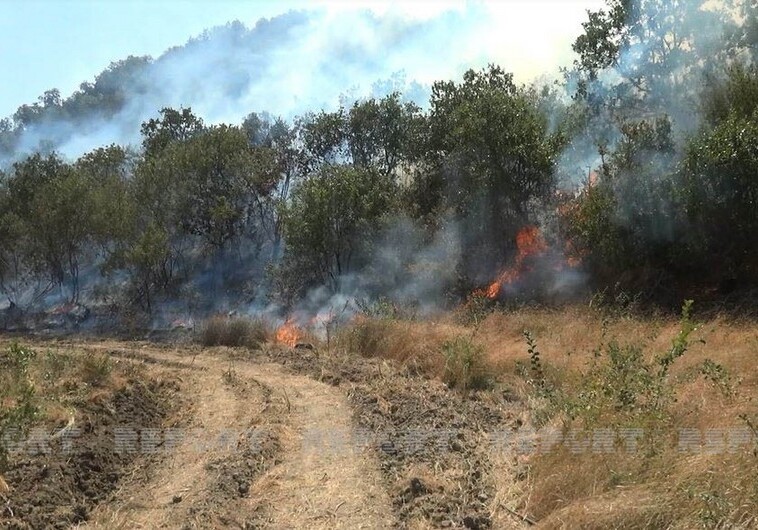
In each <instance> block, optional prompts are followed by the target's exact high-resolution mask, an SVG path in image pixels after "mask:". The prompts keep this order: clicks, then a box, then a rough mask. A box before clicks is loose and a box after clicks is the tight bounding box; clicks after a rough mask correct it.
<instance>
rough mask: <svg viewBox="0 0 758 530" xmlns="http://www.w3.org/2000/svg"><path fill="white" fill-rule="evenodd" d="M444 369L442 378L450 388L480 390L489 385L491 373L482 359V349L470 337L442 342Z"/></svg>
mask: <svg viewBox="0 0 758 530" xmlns="http://www.w3.org/2000/svg"><path fill="white" fill-rule="evenodd" d="M442 355H443V356H444V357H445V370H444V372H443V374H442V380H443V381H444V382H445V383H447V385H448V386H449V387H450V388H456V389H460V390H463V391H464V392H465V391H467V390H482V389H485V388H487V387H488V386H490V384H491V374H490V373H489V372H488V370H487V367H486V366H485V361H484V349H483V348H482V347H481V346H480V345H478V344H475V343H474V342H473V340H472V339H471V337H456V338H455V339H453V340H449V341H446V342H445V343H443V344H442Z"/></svg>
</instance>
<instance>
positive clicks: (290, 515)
mask: <svg viewBox="0 0 758 530" xmlns="http://www.w3.org/2000/svg"><path fill="white" fill-rule="evenodd" d="M260 368H261V370H262V372H261V373H259V374H258V375H257V376H256V379H258V380H260V381H261V382H263V383H264V384H265V385H267V386H270V387H272V388H278V387H280V385H282V384H286V385H287V386H286V387H285V388H287V389H288V390H287V396H288V399H289V400H290V401H291V402H292V420H293V422H292V423H293V425H296V426H297V431H298V432H297V436H295V437H294V438H293V439H290V440H287V441H285V455H286V457H285V461H284V463H282V465H280V466H277V467H275V468H273V469H272V470H271V471H270V472H269V473H267V474H266V475H265V476H264V477H263V478H262V479H261V480H259V481H258V483H257V484H256V486H255V495H254V496H253V497H260V498H265V499H267V502H266V504H267V505H268V506H269V510H268V520H267V522H268V524H269V525H270V527H271V528H282V529H285V528H287V529H289V528H314V529H315V528H324V529H327V528H329V529H332V528H346V529H347V528H350V529H352V528H389V527H391V526H392V522H393V519H392V516H391V510H390V499H389V496H388V494H387V492H386V491H385V489H384V487H383V486H382V478H381V475H380V473H379V471H378V462H377V461H376V460H375V458H374V455H373V454H371V453H369V452H368V451H363V450H361V448H360V447H359V445H360V443H359V442H360V440H358V439H357V438H356V436H355V430H354V427H353V424H352V421H351V416H352V411H351V409H350V406H349V405H348V403H347V400H346V399H345V398H344V397H343V395H342V394H341V393H340V392H339V391H337V390H335V389H334V388H333V387H330V386H327V385H325V384H324V383H319V382H317V381H314V380H313V379H310V378H308V377H304V376H297V375H289V374H284V373H283V372H282V370H281V368H279V367H278V366H277V365H261V366H260Z"/></svg>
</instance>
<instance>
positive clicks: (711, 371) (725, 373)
mask: <svg viewBox="0 0 758 530" xmlns="http://www.w3.org/2000/svg"><path fill="white" fill-rule="evenodd" d="M700 374H701V375H702V376H703V377H704V378H705V379H706V380H707V381H710V382H711V383H713V385H714V386H715V387H716V388H718V389H719V391H720V392H721V394H723V395H724V397H727V398H732V397H734V395H735V394H736V392H737V390H736V388H735V385H734V383H733V382H732V377H731V375H730V374H729V370H727V369H726V367H724V366H723V365H721V364H719V363H717V362H714V361H712V360H711V359H706V360H704V361H703V364H701V365H700Z"/></svg>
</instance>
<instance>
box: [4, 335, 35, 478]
mask: <svg viewBox="0 0 758 530" xmlns="http://www.w3.org/2000/svg"><path fill="white" fill-rule="evenodd" d="M36 356H37V355H36V352H35V351H34V350H32V349H30V348H24V347H22V346H20V345H18V344H17V343H13V344H11V345H10V346H9V347H8V349H7V350H6V352H5V355H1V356H0V363H2V364H3V365H5V366H3V367H2V368H1V369H2V371H1V372H0V403H1V404H2V406H1V407H0V439H1V440H3V441H4V442H8V441H14V440H16V439H18V438H19V437H21V436H22V435H23V434H24V433H25V432H26V431H27V429H28V428H29V426H30V425H31V424H32V423H33V422H34V420H35V419H36V417H37V414H38V412H39V408H38V406H37V404H36V397H35V388H34V383H33V382H32V380H31V378H30V377H29V365H30V363H31V362H32V360H33V359H35V358H36ZM7 449H8V448H7V446H6V444H5V443H1V444H0V471H3V470H5V468H6V466H7V462H8V453H7Z"/></svg>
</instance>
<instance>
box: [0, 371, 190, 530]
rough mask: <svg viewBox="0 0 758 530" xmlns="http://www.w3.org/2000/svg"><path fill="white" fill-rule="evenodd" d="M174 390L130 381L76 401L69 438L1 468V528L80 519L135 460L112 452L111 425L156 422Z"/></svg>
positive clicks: (169, 384) (165, 383)
mask: <svg viewBox="0 0 758 530" xmlns="http://www.w3.org/2000/svg"><path fill="white" fill-rule="evenodd" d="M177 390H178V386H177V384H176V382H174V381H171V380H165V379H164V380H160V381H156V380H147V381H142V380H136V379H130V380H128V381H127V383H126V385H125V386H124V387H123V388H121V389H119V390H117V391H116V392H114V393H113V394H110V395H105V396H101V397H100V398H96V399H92V400H89V401H86V402H85V401H82V402H80V403H76V405H77V415H76V418H77V419H76V424H75V427H76V431H73V432H74V433H75V434H76V436H75V437H73V436H72V437H71V438H70V439H67V440H65V441H62V440H61V439H58V440H55V441H53V442H50V444H49V449H50V450H49V452H46V453H42V454H26V453H28V452H27V451H25V452H24V456H23V457H21V458H19V459H17V460H16V461H15V462H14V463H13V465H12V466H11V467H10V469H9V470H8V471H7V472H6V475H5V478H6V480H7V482H8V483H9V484H10V485H11V488H12V489H11V491H10V493H8V494H7V500H6V503H5V508H4V510H3V513H2V515H0V524H2V526H3V528H10V529H22V528H23V529H29V528H68V527H69V526H71V525H72V524H77V523H81V522H83V521H86V520H87V519H88V517H89V513H90V510H91V509H92V507H93V506H94V505H95V504H97V503H98V502H100V501H102V500H104V499H105V498H106V497H107V496H108V495H109V493H110V492H112V491H113V490H114V489H115V488H116V487H117V485H118V482H119V480H120V479H121V477H122V476H123V474H124V473H125V472H126V471H127V470H128V469H130V468H131V465H132V464H133V462H134V460H135V458H138V456H137V455H136V454H135V453H132V452H128V451H117V450H116V449H117V447H115V444H116V437H115V434H114V428H117V427H128V426H130V425H132V426H135V427H138V426H145V425H149V426H157V425H160V424H161V423H162V421H163V420H164V419H165V418H166V417H167V415H168V414H169V413H170V411H171V409H172V405H171V399H172V395H173V394H175V393H176V392H177ZM64 444H65V445H64Z"/></svg>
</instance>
